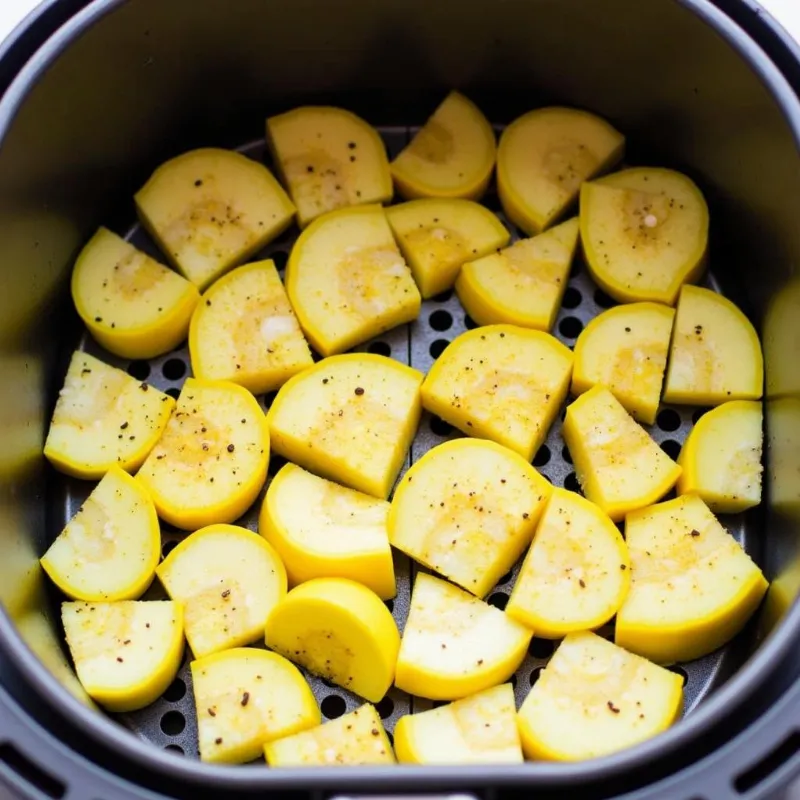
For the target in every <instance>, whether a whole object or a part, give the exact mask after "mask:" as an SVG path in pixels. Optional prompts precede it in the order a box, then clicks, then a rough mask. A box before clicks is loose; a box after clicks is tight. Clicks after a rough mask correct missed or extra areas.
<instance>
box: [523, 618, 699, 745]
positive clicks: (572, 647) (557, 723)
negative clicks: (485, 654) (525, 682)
mask: <svg viewBox="0 0 800 800" xmlns="http://www.w3.org/2000/svg"><path fill="white" fill-rule="evenodd" d="M682 704H683V679H682V678H681V676H680V675H676V674H675V673H674V672H670V671H669V670H667V669H664V668H663V667H659V666H657V665H656V664H651V663H650V662H649V661H647V660H645V659H644V658H640V657H639V656H636V655H633V654H632V653H627V652H626V651H625V650H623V649H622V648H621V647H617V646H616V645H614V644H612V643H611V642H607V641H606V640H605V639H602V638H601V637H600V636H597V635H596V634H594V633H590V632H588V631H587V632H584V633H571V634H569V636H567V637H566V638H565V639H564V641H563V642H562V643H561V645H560V646H559V648H558V649H557V650H556V652H555V655H554V656H553V657H552V659H550V662H549V663H548V665H547V666H546V667H545V668H544V669H543V670H542V672H541V674H540V675H539V679H538V680H537V681H536V683H535V684H534V685H533V688H532V689H531V691H530V693H529V694H528V696H527V697H526V698H525V701H524V702H523V704H522V707H521V708H520V710H519V716H518V720H519V730H520V735H521V737H522V749H523V751H524V752H525V755H526V756H527V757H528V758H531V759H536V760H546V761H580V760H583V759H587V758H597V757H598V756H602V755H607V754H608V753H614V752H616V751H618V750H624V749H625V748H626V747H631V746H633V745H634V744H638V743H639V742H642V741H644V740H645V739H649V738H651V737H653V736H656V735H657V734H659V733H661V732H662V731H664V730H666V729H667V728H669V726H670V725H672V723H673V722H674V721H675V720H676V718H677V717H678V716H679V715H680V712H681V706H682Z"/></svg>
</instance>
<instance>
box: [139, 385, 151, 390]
mask: <svg viewBox="0 0 800 800" xmlns="http://www.w3.org/2000/svg"><path fill="white" fill-rule="evenodd" d="M139 388H140V389H141V390H142V391H143V392H146V391H147V390H148V389H149V388H150V387H149V386H148V385H147V384H146V383H140V384H139Z"/></svg>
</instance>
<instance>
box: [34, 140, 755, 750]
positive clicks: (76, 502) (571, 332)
mask: <svg viewBox="0 0 800 800" xmlns="http://www.w3.org/2000/svg"><path fill="white" fill-rule="evenodd" d="M416 130H417V129H416V128H412V127H392V128H383V129H381V134H382V136H383V138H384V141H385V142H386V146H387V148H388V150H389V155H390V158H391V157H393V156H394V155H395V154H396V153H397V152H399V151H400V149H402V147H403V146H404V145H405V144H406V143H407V142H408V141H409V138H410V136H411V135H413V133H415V132H416ZM241 150H242V151H243V152H245V153H247V154H248V155H251V156H253V157H255V158H259V159H263V158H266V155H265V148H264V143H263V141H257V142H251V143H249V144H247V145H245V146H243V147H242V148H241ZM484 204H485V205H486V206H487V207H488V208H490V209H491V210H492V211H495V212H496V213H498V216H499V217H500V218H501V219H502V220H503V222H504V223H505V224H506V225H507V227H508V228H509V230H510V231H511V234H512V239H518V238H520V236H521V234H520V232H519V231H518V230H516V229H515V227H514V226H513V225H511V224H510V223H509V222H508V221H507V220H506V219H505V217H504V216H503V214H502V211H501V210H500V206H499V203H498V201H497V198H496V196H494V195H493V194H490V195H489V196H487V198H485V200H484ZM124 233H126V236H127V238H128V239H130V240H131V241H132V242H133V243H134V244H135V245H136V246H137V247H139V248H140V249H142V250H144V251H146V252H149V253H150V254H151V255H153V256H154V257H157V258H159V259H160V260H163V256H161V255H160V254H159V251H158V249H157V248H156V247H155V245H154V244H153V242H152V240H151V239H150V238H149V237H148V236H147V234H146V233H145V232H144V231H143V230H142V229H141V227H140V226H139V225H138V224H136V225H133V226H132V227H131V228H130V229H129V230H128V231H127V232H124ZM295 236H296V232H295V231H294V230H292V231H290V232H287V233H286V234H284V235H283V236H282V237H281V238H279V239H278V240H277V241H275V242H273V243H272V244H270V245H269V246H268V247H267V248H265V249H264V251H263V253H261V254H259V256H258V257H259V258H266V257H269V258H273V259H274V260H275V263H276V265H277V267H278V268H279V271H280V273H281V275H282V274H283V271H284V268H285V266H286V261H287V258H288V254H289V251H290V249H291V246H292V243H293V241H294V238H295ZM254 260H255V259H254ZM706 285H707V286H709V287H710V288H716V286H715V284H714V282H713V278H709V279H707V282H706ZM614 304H615V303H614V301H613V300H611V299H610V298H609V297H607V296H606V295H605V294H604V293H603V292H602V291H600V290H599V289H598V288H597V287H596V286H595V284H594V283H593V281H592V279H591V277H590V276H589V275H588V273H587V271H586V269H585V267H584V266H583V265H582V264H581V263H579V261H576V263H575V264H574V266H573V269H572V273H571V275H570V279H569V284H568V287H567V289H566V291H565V294H564V300H563V303H562V307H561V309H560V311H559V313H558V319H557V321H556V325H555V328H554V330H553V334H554V335H555V336H556V337H557V338H558V339H560V340H561V341H562V342H564V343H565V344H566V345H568V346H570V347H572V346H573V345H574V343H575V339H576V338H577V336H578V335H579V334H580V332H581V330H583V327H584V326H585V325H586V324H587V323H588V322H589V320H591V319H592V318H593V317H594V316H596V315H597V314H598V313H600V312H601V311H602V310H603V309H605V308H609V307H610V306H612V305H614ZM472 327H475V323H474V322H473V321H472V320H471V319H470V318H469V317H468V316H467V315H466V314H465V313H464V310H463V308H462V307H461V305H460V303H459V301H458V298H457V297H456V296H455V295H454V294H453V293H452V292H445V293H444V294H443V295H440V296H438V297H436V298H433V299H431V300H427V301H425V302H423V304H422V311H421V313H420V315H419V318H418V319H417V320H416V321H415V322H413V323H411V324H410V325H405V326H403V327H400V328H396V329H394V330H391V331H388V332H387V333H385V334H382V335H381V336H380V337H378V338H377V339H375V340H373V341H371V342H368V343H366V344H364V345H362V346H360V347H358V348H356V349H357V350H359V351H368V352H371V353H380V354H381V355H386V356H391V357H392V358H395V359H397V360H398V361H400V362H402V363H403V364H409V365H411V366H412V367H415V368H416V369H419V370H421V371H422V372H427V371H428V369H429V368H430V367H431V365H432V364H433V361H434V360H435V359H436V358H437V357H438V356H439V355H440V354H441V352H442V350H443V349H444V348H445V347H446V346H447V344H448V343H449V342H450V341H452V340H453V339H454V338H455V337H456V336H458V335H459V334H460V333H463V332H464V331H465V330H467V329H468V328H472ZM78 346H79V347H80V348H81V349H85V350H87V351H89V352H91V353H93V354H94V355H97V356H99V357H100V358H101V359H103V360H105V361H106V362H108V363H110V364H113V365H115V366H118V367H120V368H122V369H125V370H127V371H128V372H129V373H130V374H131V375H133V376H134V377H136V378H137V379H138V380H147V381H148V382H149V383H151V384H152V385H154V386H156V387H158V388H159V389H161V390H164V391H166V392H167V393H168V394H171V395H172V396H173V397H177V396H178V393H179V391H180V387H181V385H182V383H183V381H184V379H185V378H186V377H187V376H189V375H191V365H190V362H189V353H188V349H187V348H186V347H181V348H179V349H177V350H175V351H174V352H171V353H168V354H166V355H164V356H160V357H159V358H154V359H151V360H150V361H125V360H123V359H119V358H117V357H115V356H112V355H111V354H109V353H107V352H106V351H104V350H102V348H100V347H99V346H98V345H97V344H96V343H95V342H94V341H93V340H92V339H91V337H90V336H89V335H88V334H84V335H83V336H82V337H81V340H80V343H79V345H78ZM272 399H273V396H272V395H267V396H265V397H260V398H259V402H260V403H261V405H262V407H263V408H264V409H266V408H268V407H269V404H270V403H271V401H272ZM701 413H702V411H701V410H700V409H694V408H690V407H687V406H682V407H681V406H666V405H665V406H662V407H661V408H660V410H659V413H658V419H657V422H656V424H655V425H654V426H652V428H650V434H651V435H652V436H653V438H654V439H655V440H656V441H657V442H658V443H659V444H660V445H661V447H662V448H663V449H664V450H665V451H666V452H667V453H668V454H669V455H670V456H672V457H673V458H675V457H677V455H678V453H679V451H680V447H681V444H682V443H683V441H684V440H685V438H686V436H687V435H688V433H689V431H690V429H691V427H692V425H693V424H694V422H696V421H697V419H699V416H700V414H701ZM562 417H563V413H562V415H560V416H559V417H558V418H557V420H556V422H555V424H554V425H553V427H552V429H551V430H550V432H549V435H548V437H547V440H546V443H545V444H544V445H542V447H541V448H540V449H539V451H538V453H537V454H536V456H535V458H534V460H533V464H534V465H535V466H536V467H537V468H538V469H539V471H540V472H541V473H542V474H543V475H545V476H546V477H547V479H548V480H550V481H551V482H552V483H553V484H554V485H556V486H565V487H566V488H567V489H572V490H574V491H579V486H578V482H577V479H576V477H575V472H574V469H573V467H572V461H571V459H570V456H569V452H568V450H567V448H566V447H565V445H564V441H563V438H562V436H561V424H562ZM456 435H460V434H459V433H458V432H457V431H453V430H452V429H451V428H450V426H449V425H448V424H447V423H445V422H443V421H442V420H441V419H439V418H437V417H433V416H431V415H429V414H427V413H426V414H424V415H423V418H422V421H421V424H420V427H419V431H418V432H417V435H416V438H415V439H414V442H413V444H412V447H411V452H410V454H409V461H408V463H409V464H410V463H413V462H414V461H415V460H417V459H418V458H420V457H421V456H422V455H423V454H424V453H425V452H426V451H427V450H429V449H430V448H431V447H433V446H434V445H437V444H440V443H441V442H443V441H446V440H447V439H450V438H454V437H455V436H456ZM283 463H284V461H283V459H281V458H280V457H278V456H273V458H272V459H271V463H270V470H269V476H270V477H269V478H268V480H267V485H268V484H269V480H270V479H271V477H272V476H273V475H274V474H275V473H276V472H277V471H278V469H280V467H281V466H282V465H283ZM52 487H53V488H52V491H53V492H54V495H53V496H52V498H51V499H52V500H53V502H52V503H51V504H50V505H49V507H50V508H51V509H54V511H53V512H52V513H53V514H55V515H56V518H55V519H51V520H50V524H49V526H48V527H49V530H50V531H51V533H52V534H53V535H55V534H57V533H58V531H60V530H61V528H63V526H64V525H65V524H66V522H67V521H68V520H69V519H70V518H71V517H72V516H73V515H74V514H75V513H76V512H77V510H78V507H79V506H80V505H81V503H82V502H83V501H84V500H85V499H86V497H87V495H88V494H89V492H90V491H91V489H92V485H90V484H87V483H84V482H80V481H75V480H71V479H68V478H65V477H64V476H60V475H59V476H58V477H57V478H56V479H54V480H53V481H52ZM265 489H266V487H265ZM262 496H263V495H262ZM260 505H261V498H259V499H258V501H257V502H256V503H255V504H254V506H253V507H252V508H251V509H250V511H248V513H247V514H245V515H244V517H242V519H241V520H240V521H239V524H241V525H243V526H245V527H248V528H250V529H252V530H257V523H258V509H259V508H260ZM723 523H724V524H725V525H726V527H727V528H728V530H730V531H731V533H732V534H733V535H734V536H735V537H736V538H737V540H739V541H740V542H741V543H742V544H743V545H744V546H745V548H746V549H747V547H748V544H749V543H750V542H751V537H749V536H748V533H749V531H748V525H747V523H746V518H745V517H744V516H734V517H727V518H725V519H723ZM184 535H185V534H182V533H179V532H177V531H175V530H172V529H170V528H169V527H168V526H166V525H162V543H163V544H162V546H163V553H164V555H166V554H167V553H168V552H169V551H170V550H171V549H172V548H173V547H174V546H175V544H176V543H177V542H178V541H180V540H181V538H183V536H184ZM753 541H754V538H753ZM416 569H417V568H416V566H415V565H413V564H412V563H410V561H409V559H408V558H406V557H405V556H403V555H401V554H399V553H395V570H396V574H397V597H396V598H395V599H394V600H390V601H388V602H387V606H388V607H389V609H390V610H391V611H392V614H393V615H394V618H395V620H396V621H397V624H398V627H399V628H400V631H401V632H402V630H403V626H404V624H405V620H406V617H407V615H408V605H409V598H410V592H411V585H412V581H413V576H414V574H415V570H416ZM518 569H519V564H517V565H516V566H515V567H514V569H513V570H512V571H511V572H510V573H509V574H508V575H505V576H504V577H503V579H502V580H501V581H500V583H499V584H498V585H497V586H496V587H495V588H494V590H493V591H492V592H491V593H490V595H489V597H488V601H489V602H490V603H492V604H493V605H495V606H497V607H498V608H505V605H506V602H507V600H508V595H509V593H510V591H511V588H512V586H513V584H514V580H515V578H516V575H517V572H518ZM165 596H166V595H165V593H164V592H163V589H162V588H161V586H160V585H159V584H158V582H157V581H156V582H155V583H154V585H153V586H152V587H151V589H150V590H149V592H148V594H147V595H146V598H147V599H161V598H164V597H165ZM599 633H601V634H603V635H606V636H608V637H609V638H613V627H612V625H609V626H606V628H604V629H603V630H601V631H599ZM553 649H554V643H553V642H549V641H547V640H544V639H537V638H534V639H533V641H532V642H531V645H530V648H529V651H528V655H527V656H526V658H525V661H524V662H523V664H522V666H521V667H520V668H519V670H517V672H516V674H515V675H514V676H513V678H512V679H511V680H512V682H513V684H514V687H515V692H516V699H517V705H519V704H520V703H521V702H522V700H523V699H524V698H525V696H526V695H527V693H528V691H529V689H530V687H531V686H532V685H533V684H534V683H535V682H536V679H537V678H538V676H539V673H540V671H541V669H542V667H543V666H544V665H545V664H547V661H548V659H549V657H550V655H551V654H552V652H553ZM189 657H190V654H189V653H188V652H187V658H186V659H185V661H184V663H183V665H182V666H181V669H180V672H179V673H178V677H177V678H176V680H175V681H174V683H173V684H172V685H171V686H170V687H169V689H167V691H166V692H165V693H164V695H163V696H162V697H161V698H160V699H159V700H157V701H156V702H155V703H153V704H152V705H151V706H149V707H148V708H145V709H143V710H141V711H137V712H134V713H129V714H120V715H116V716H115V718H116V719H117V720H118V721H119V722H120V724H122V725H124V726H126V727H128V728H129V729H130V730H131V731H133V732H134V733H135V734H137V735H138V736H140V737H141V738H143V739H146V740H147V741H149V742H152V743H153V745H154V746H156V747H160V748H164V749H165V750H168V751H171V752H174V753H176V754H181V755H185V756H187V757H189V758H198V755H199V753H198V749H197V720H196V716H195V708H194V701H193V697H192V685H191V675H190V672H189V666H188V662H189ZM739 663H741V654H740V653H739V652H738V649H737V647H736V643H735V642H734V643H732V644H731V645H729V646H728V647H726V648H724V649H722V650H720V651H718V652H716V653H713V654H711V655H709V656H707V657H706V658H702V659H699V660H697V661H693V662H691V663H687V664H682V665H680V666H676V667H674V668H673V669H674V670H675V671H676V672H679V673H680V674H681V675H683V676H684V678H685V704H684V711H685V713H690V712H691V711H692V710H693V709H694V708H695V707H696V706H697V704H698V703H700V702H701V701H702V699H703V698H704V697H705V696H706V695H707V694H708V693H709V692H710V691H711V690H712V689H713V688H714V686H715V685H716V684H718V683H720V682H721V681H722V680H724V679H725V678H726V677H727V676H728V675H729V674H730V673H731V672H733V671H734V670H735V669H736V667H737V666H738V665H739ZM306 677H307V678H308V680H309V683H310V685H311V687H312V689H313V691H314V694H315V696H316V698H317V700H318V702H319V704H320V708H321V710H322V715H323V718H324V719H334V718H336V717H339V716H341V715H342V714H344V713H345V712H348V711H352V710H353V709H355V708H356V707H357V706H359V705H361V703H362V702H363V700H361V699H360V698H359V697H357V696H356V695H354V694H352V693H350V692H348V691H346V690H344V689H340V688H339V687H337V686H334V685H333V684H331V683H329V682H327V681H323V680H321V679H320V678H317V677H314V676H312V675H307V676H306ZM430 706H431V703H430V701H427V700H421V699H419V698H414V697H410V696H409V695H407V694H405V693H404V692H400V691H398V690H396V689H392V690H391V691H390V692H389V694H388V695H387V696H386V697H385V698H384V699H383V700H382V701H381V702H380V703H378V704H377V707H378V711H379V712H380V715H381V717H382V718H383V720H384V723H385V725H386V728H387V730H388V731H390V736H391V731H393V730H394V724H395V722H396V721H397V720H398V719H399V718H400V717H401V716H402V715H403V714H407V713H409V712H412V711H421V710H425V709H427V708H430Z"/></svg>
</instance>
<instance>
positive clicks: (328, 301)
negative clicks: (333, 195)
mask: <svg viewBox="0 0 800 800" xmlns="http://www.w3.org/2000/svg"><path fill="white" fill-rule="evenodd" d="M286 291H287V292H288V294H289V300H291V303H292V307H293V308H294V310H295V312H296V314H297V317H298V319H299V320H300V325H301V326H302V328H303V330H304V331H305V334H306V336H307V337H308V340H309V341H310V342H311V344H312V345H313V347H314V349H315V350H317V352H319V353H321V354H322V355H323V356H330V355H333V354H334V353H342V352H344V351H345V350H349V349H350V348H352V347H355V346H356V345H357V344H361V343H362V342H365V341H366V340H367V339H371V338H372V337H373V336H377V335H378V334H379V333H383V331H387V330H389V329H390V328H395V327H397V326H398V325H402V324H403V323H404V322H410V321H411V320H413V319H416V317H417V314H419V309H420V302H421V300H420V295H419V291H418V290H417V287H416V284H415V283H414V279H413V278H412V277H411V271H410V270H409V268H408V267H407V266H406V263H405V261H403V257H402V256H401V255H400V251H399V250H398V249H397V245H396V244H395V241H394V237H393V236H392V231H391V228H390V227H389V223H388V222H387V220H386V212H385V211H384V210H383V209H382V208H381V207H380V206H376V205H370V206H357V207H353V208H344V209H340V210H339V211H331V212H330V213H329V214H326V215H325V216H323V217H320V218H319V219H317V220H314V223H313V224H312V225H309V227H308V228H306V230H304V231H303V233H301V234H300V237H299V238H298V240H297V243H296V244H295V246H294V248H293V249H292V254H291V256H290V257H289V264H288V266H287V267H286Z"/></svg>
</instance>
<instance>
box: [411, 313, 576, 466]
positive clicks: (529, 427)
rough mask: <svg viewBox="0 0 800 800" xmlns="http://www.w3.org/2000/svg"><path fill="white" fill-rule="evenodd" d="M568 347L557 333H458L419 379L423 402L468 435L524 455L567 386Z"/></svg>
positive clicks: (541, 436) (530, 452) (500, 328)
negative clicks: (421, 379)
mask: <svg viewBox="0 0 800 800" xmlns="http://www.w3.org/2000/svg"><path fill="white" fill-rule="evenodd" d="M571 375H572V353H571V352H570V350H569V349H568V348H567V347H565V346H564V345H563V344H561V342H559V341H558V340H557V339H556V338H555V337H553V336H550V334H548V333H542V332H541V331H533V330H528V329H527V328H520V327H517V326H515V325H490V326H486V327H482V328H476V329H474V330H471V331H467V332H466V333H462V334H461V335H460V336H458V337H456V339H454V340H453V341H452V342H451V343H450V344H449V345H448V347H447V348H446V349H445V351H444V352H443V353H442V355H441V356H439V358H438V359H437V360H436V362H435V363H434V365H433V367H431V370H430V372H428V376H427V377H426V378H425V382H424V383H423V384H422V405H423V407H424V408H426V409H427V410H428V411H430V412H432V413H434V414H437V415H438V416H440V417H441V418H442V419H444V420H446V421H447V422H449V423H450V424H451V425H453V426H455V427H456V428H458V429H459V430H460V431H463V432H464V433H466V434H467V435H468V436H476V437H479V438H481V439H491V440H492V441H495V442H498V443H499V444H502V445H504V446H505V447H508V448H510V449H511V450H513V451H514V452H516V453H519V454H520V455H521V456H522V457H523V458H525V459H526V460H528V461H530V460H531V459H532V458H533V456H534V454H535V453H536V451H537V450H538V449H539V447H540V445H541V444H542V442H543V441H544V440H545V438H546V436H547V432H548V430H549V429H550V426H551V425H552V423H553V420H554V419H555V417H556V414H558V411H559V409H560V407H561V405H562V403H563V402H564V399H565V398H566V396H567V392H568V390H569V381H570V376H571Z"/></svg>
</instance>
